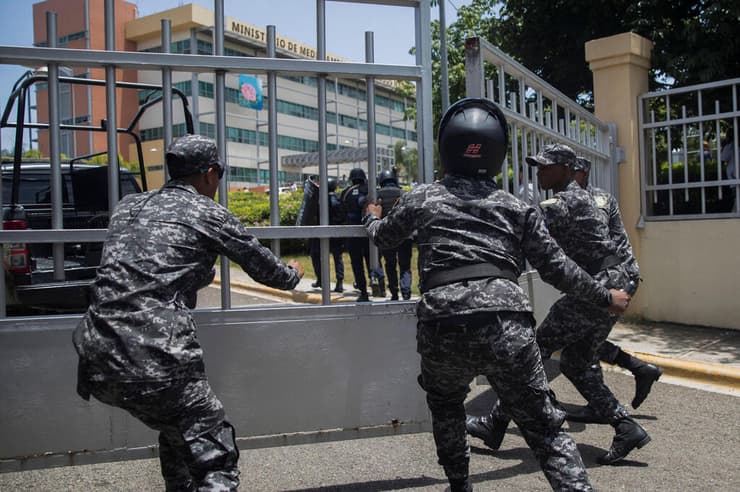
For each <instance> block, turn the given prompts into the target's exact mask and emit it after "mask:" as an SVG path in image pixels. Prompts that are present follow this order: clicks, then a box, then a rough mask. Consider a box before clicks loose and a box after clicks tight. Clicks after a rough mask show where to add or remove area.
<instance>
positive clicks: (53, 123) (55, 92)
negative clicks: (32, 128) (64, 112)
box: [16, 12, 74, 281]
mask: <svg viewBox="0 0 740 492" xmlns="http://www.w3.org/2000/svg"><path fill="white" fill-rule="evenodd" d="M46 41H47V43H48V45H49V47H50V48H56V47H57V14H56V12H46ZM48 70H49V72H48V73H49V79H48V83H49V88H48V97H49V165H50V166H51V169H50V173H51V174H50V180H51V228H52V229H62V228H64V212H63V210H62V163H61V155H60V153H59V140H60V135H59V133H60V130H59V123H60V121H59V64H57V63H53V62H50V63H49V65H48ZM72 90H74V88H72ZM21 109H22V108H21ZM29 122H30V121H29ZM16 131H22V129H21V128H18V129H17V130H16ZM52 255H53V261H54V273H53V275H54V280H56V281H61V280H64V243H54V244H53V245H52Z"/></svg>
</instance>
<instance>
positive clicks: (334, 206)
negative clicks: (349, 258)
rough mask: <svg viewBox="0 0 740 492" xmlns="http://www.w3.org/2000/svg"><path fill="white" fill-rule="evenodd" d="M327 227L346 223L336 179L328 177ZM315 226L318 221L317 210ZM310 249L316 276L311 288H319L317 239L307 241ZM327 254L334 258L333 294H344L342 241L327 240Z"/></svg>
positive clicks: (319, 266) (319, 259)
mask: <svg viewBox="0 0 740 492" xmlns="http://www.w3.org/2000/svg"><path fill="white" fill-rule="evenodd" d="M328 185H329V225H342V224H345V223H346V222H347V213H346V212H345V210H344V206H343V205H342V202H340V201H339V197H337V193H336V191H337V178H333V177H329V178H328ZM316 213H317V219H316V224H318V223H319V220H318V210H317V212H316ZM309 245H310V248H311V263H312V265H313V271H314V273H315V274H316V282H314V283H312V284H311V287H321V243H320V241H319V239H318V238H311V239H310V241H309ZM329 252H330V253H331V255H332V257H333V258H334V273H335V274H336V278H337V283H336V285H335V286H334V292H344V259H343V258H342V254H343V253H344V239H342V238H341V237H334V238H331V239H329Z"/></svg>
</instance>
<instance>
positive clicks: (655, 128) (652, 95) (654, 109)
mask: <svg viewBox="0 0 740 492" xmlns="http://www.w3.org/2000/svg"><path fill="white" fill-rule="evenodd" d="M739 84H740V79H730V80H725V81H719V82H712V83H709V84H701V85H693V86H689V87H682V88H679V89H672V90H668V91H661V92H649V93H647V94H643V95H642V96H640V99H639V111H640V153H641V171H642V194H643V199H642V217H643V218H645V219H647V220H677V219H678V220H685V219H706V218H721V217H740V207H738V202H739V201H740V194H738V189H739V188H740V180H738V170H739V168H740V166H739V165H738V159H739V158H740V156H738V134H737V132H738V116H740V109H739V108H738V85H739Z"/></svg>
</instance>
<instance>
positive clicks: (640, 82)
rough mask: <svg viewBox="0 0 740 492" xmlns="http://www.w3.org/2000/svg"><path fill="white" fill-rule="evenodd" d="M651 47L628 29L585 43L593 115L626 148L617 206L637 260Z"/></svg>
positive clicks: (620, 166)
mask: <svg viewBox="0 0 740 492" xmlns="http://www.w3.org/2000/svg"><path fill="white" fill-rule="evenodd" d="M652 48H653V43H652V42H651V41H649V40H647V39H645V38H643V37H642V36H639V35H637V34H635V33H631V32H627V33H622V34H617V35H615V36H609V37H606V38H599V39H594V40H592V41H588V42H587V43H586V61H587V62H588V63H589V67H590V68H591V71H592V72H593V77H594V104H595V114H596V117H597V118H599V119H600V120H601V121H604V122H608V123H615V124H616V125H617V142H616V144H617V146H619V147H622V148H623V149H624V162H622V163H621V164H620V165H619V172H618V176H619V181H618V186H619V207H620V209H621V212H622V220H623V222H624V227H625V229H626V230H627V234H628V235H629V237H630V241H631V242H632V247H633V249H634V252H635V255H636V256H637V258H638V261H639V259H640V236H639V234H638V231H637V223H638V221H639V220H640V200H641V194H640V140H639V139H640V135H639V115H638V106H637V98H638V96H639V95H641V94H644V93H645V92H647V91H648V71H649V70H650V66H651V65H650V56H651V51H652ZM635 308H636V309H635ZM631 311H632V312H633V313H634V312H635V311H640V303H639V302H637V303H633V304H632V309H631Z"/></svg>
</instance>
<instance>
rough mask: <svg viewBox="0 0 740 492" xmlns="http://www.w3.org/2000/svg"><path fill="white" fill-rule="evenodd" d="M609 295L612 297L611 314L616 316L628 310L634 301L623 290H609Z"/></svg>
mask: <svg viewBox="0 0 740 492" xmlns="http://www.w3.org/2000/svg"><path fill="white" fill-rule="evenodd" d="M609 293H611V295H612V303H611V305H610V306H609V312H610V313H615V314H622V313H623V312H625V311H626V310H627V308H628V307H629V305H630V300H631V299H632V298H631V297H630V295H629V294H628V293H626V292H625V291H623V290H617V289H609Z"/></svg>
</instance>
